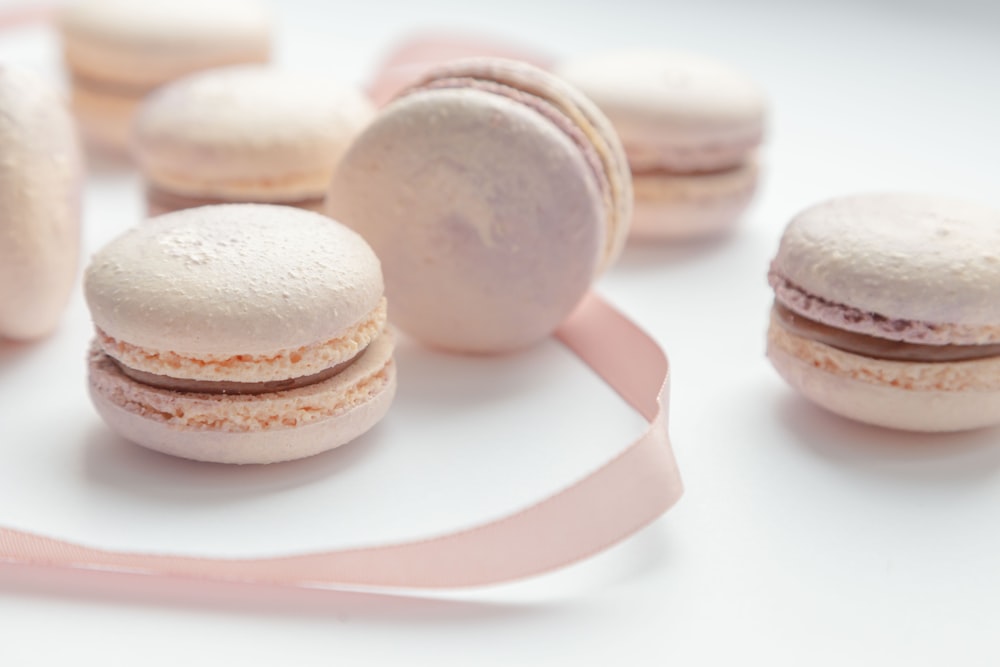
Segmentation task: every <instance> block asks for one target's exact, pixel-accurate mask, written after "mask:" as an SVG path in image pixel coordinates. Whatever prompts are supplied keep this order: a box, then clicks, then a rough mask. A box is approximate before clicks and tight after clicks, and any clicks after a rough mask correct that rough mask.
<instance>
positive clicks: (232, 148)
mask: <svg viewBox="0 0 1000 667" xmlns="http://www.w3.org/2000/svg"><path fill="white" fill-rule="evenodd" d="M373 113H374V111H373V108H372V105H371V103H370V102H369V101H368V99H367V98H366V97H365V95H364V93H363V92H361V90H360V89H358V88H355V87H354V86H350V85H347V84H341V83H337V82H335V81H330V80H327V79H326V78H325V77H320V76H311V75H306V74H299V73H294V72H285V71H281V70H278V69H276V68H273V67H269V66H266V65H237V66H233V67H224V68H218V69H212V70H206V71H202V72H198V73H195V74H192V75H189V76H186V77H184V78H181V79H179V80H176V81H174V82H172V83H169V84H167V85H165V86H163V87H162V88H160V89H159V90H157V91H156V92H154V93H153V94H152V95H150V96H149V97H147V98H146V99H145V101H144V102H143V103H142V105H141V106H140V108H139V112H138V113H137V116H136V122H135V125H134V127H133V136H132V148H133V153H134V157H135V159H136V161H137V163H138V165H139V167H140V169H142V171H143V174H144V176H145V179H146V198H147V205H148V208H149V213H150V215H157V214H160V213H166V212H169V211H173V210H177V209H181V208H191V207H194V206H204V205H207V204H217V203H224V202H262V203H273V204H287V205H293V206H299V207H301V208H307V209H309V210H314V211H320V210H322V208H323V200H324V198H325V196H326V189H327V187H329V184H330V179H331V178H332V176H333V170H334V167H335V166H336V164H337V162H338V161H339V159H340V157H341V155H343V153H344V151H346V150H347V147H348V145H349V144H350V142H351V140H352V139H353V138H354V136H355V135H356V134H357V133H358V132H360V131H361V129H362V128H364V126H365V125H366V124H367V123H368V122H369V121H370V120H371V116H372V114H373Z"/></svg>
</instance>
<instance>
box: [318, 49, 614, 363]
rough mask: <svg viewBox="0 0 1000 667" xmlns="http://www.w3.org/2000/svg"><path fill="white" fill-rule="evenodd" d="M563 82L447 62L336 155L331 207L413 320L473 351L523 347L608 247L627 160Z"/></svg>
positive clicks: (608, 254) (399, 313) (484, 64)
mask: <svg viewBox="0 0 1000 667" xmlns="http://www.w3.org/2000/svg"><path fill="white" fill-rule="evenodd" d="M511 72H512V73H513V76H511ZM519 77H520V78H519ZM551 81H556V83H555V84H554V85H553V87H552V90H547V89H546V86H547V85H548V83H549V82H551ZM563 86H564V84H562V83H561V82H558V81H557V80H555V79H553V77H551V76H550V75H548V74H546V73H544V72H542V71H541V70H536V69H535V68H532V67H530V66H528V65H521V64H513V63H506V61H492V60H472V61H464V62H462V63H460V64H450V65H446V66H443V67H442V68H439V69H437V70H435V73H433V74H431V75H429V76H428V78H427V80H425V81H424V82H423V83H422V84H420V85H418V86H416V87H415V88H413V89H412V90H411V91H410V92H408V93H406V94H404V95H403V96H402V97H400V98H398V99H397V100H395V101H394V102H392V103H390V104H389V105H388V106H387V107H385V108H384V109H383V110H382V112H381V113H380V114H379V116H378V117H377V118H376V119H375V121H374V122H373V123H372V125H370V126H369V127H368V129H367V130H366V131H365V132H363V133H362V134H361V135H360V136H359V138H358V140H357V141H356V142H355V143H354V145H353V146H352V147H351V149H350V150H349V151H348V153H347V154H346V155H345V157H344V160H343V161H342V163H341V165H340V166H339V167H338V170H337V172H336V174H335V176H334V180H333V183H332V186H331V190H330V195H329V198H328V206H329V211H330V212H331V214H332V215H334V216H335V217H337V218H338V219H340V220H343V221H344V222H345V224H348V225H351V226H352V227H354V228H355V229H357V230H358V231H359V232H360V233H361V234H362V235H363V236H365V238H366V239H367V240H368V241H369V242H370V243H372V245H373V247H374V248H375V251H376V252H377V253H378V255H379V257H380V258H381V260H382V262H383V264H384V269H385V274H386V285H387V293H388V297H389V299H390V300H391V301H392V303H393V316H392V319H393V321H394V322H395V323H397V324H398V325H399V326H400V327H401V328H403V329H404V330H406V331H407V332H408V333H410V334H413V335H415V336H416V337H418V338H420V339H421V340H423V341H424V342H428V343H431V344H434V345H438V346H441V347H445V348H451V349H460V350H466V351H483V352H486V351H498V350H503V349H511V348H516V347H520V346H523V345H525V344H528V343H530V342H533V341H535V340H537V339H539V338H542V337H544V336H545V335H547V334H548V333H549V332H551V331H552V330H553V329H554V328H555V326H557V325H558V323H559V322H560V321H561V320H562V319H563V318H564V317H565V316H566V315H567V314H568V313H569V311H570V310H571V309H572V308H573V306H575V305H576V303H577V302H578V301H579V299H580V298H581V297H582V296H583V294H584V293H585V292H586V290H587V288H588V287H589V285H590V283H591V282H592V280H593V278H594V275H595V273H596V272H597V271H598V270H599V268H600V267H601V266H602V264H604V263H606V262H609V261H610V260H611V259H612V258H613V256H614V255H616V254H617V251H618V249H619V248H620V245H621V242H622V240H623V238H624V231H625V230H626V229H627V222H628V212H629V210H628V209H629V207H630V204H631V182H630V180H629V175H628V172H627V165H626V164H625V163H624V156H623V154H622V153H621V148H620V146H619V145H618V144H617V141H616V139H615V138H614V135H613V131H611V130H610V126H606V125H605V124H606V121H603V123H601V124H599V123H589V122H588V121H587V119H588V117H589V114H591V113H593V114H595V115H599V112H598V111H597V110H596V109H594V108H592V107H591V106H587V108H586V109H585V110H584V109H583V106H584V105H579V106H577V105H576V104H575V103H574V100H573V99H572V98H570V97H568V96H563V95H561V94H559V91H560V90H561V89H562V87H563ZM577 94H578V93H577ZM550 100H551V101H550ZM588 104H589V103H588ZM541 106H544V107H545V110H544V111H542V110H540V107H541ZM564 107H565V109H566V111H563V110H562V109H563V108H564ZM567 128H569V129H567ZM605 128H606V129H607V132H608V133H609V135H608V137H605V136H604V134H603V132H604V130H605ZM586 149H589V151H590V155H589V156H588V151H587V150H586ZM609 164H610V165H614V166H613V167H612V169H611V170H612V171H613V173H609V167H608V165H609ZM620 214H621V217H619V215H620ZM619 225H620V226H619Z"/></svg>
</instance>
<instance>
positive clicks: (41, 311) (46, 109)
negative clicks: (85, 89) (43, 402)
mask: <svg viewBox="0 0 1000 667" xmlns="http://www.w3.org/2000/svg"><path fill="white" fill-rule="evenodd" d="M0 109H3V113H2V114H0V225H2V231H0V337H8V338H15V339H33V338H38V337H41V336H44V335H46V334H48V333H51V332H52V331H53V330H54V329H55V327H56V326H57V324H58V322H59V318H60V316H61V315H62V312H63V310H64V309H65V307H66V303H67V301H68V300H69V297H70V293H71V290H72V288H73V285H74V283H75V280H76V270H77V266H78V264H79V247H80V205H81V189H82V183H83V164H82V158H81V152H80V145H79V139H78V138H77V133H76V127H75V125H74V123H73V119H72V117H71V116H70V113H69V110H68V109H67V107H66V103H65V101H64V100H63V99H62V98H61V97H60V96H59V95H58V94H57V93H56V91H55V89H54V87H53V86H51V85H49V84H48V83H47V82H46V81H44V80H42V79H41V78H40V77H38V76H37V75H35V74H33V73H31V72H28V71H25V70H21V69H16V68H13V67H8V66H4V65H0Z"/></svg>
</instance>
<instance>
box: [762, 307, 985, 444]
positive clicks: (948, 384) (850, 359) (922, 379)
mask: <svg viewBox="0 0 1000 667" xmlns="http://www.w3.org/2000/svg"><path fill="white" fill-rule="evenodd" d="M767 356H768V358H769V359H770V361H771V363H772V365H773V366H774V368H775V370H777V372H778V374H779V375H780V376H781V377H782V378H783V379H784V380H785V381H786V382H788V383H789V384H790V385H791V386H792V387H793V388H795V389H797V390H798V391H799V392H801V393H802V394H803V395H804V396H805V397H806V398H808V399H809V400H810V401H812V402H814V403H816V404H817V405H819V406H821V407H823V408H826V409H827V410H829V411H831V412H833V413H836V414H839V415H841V416H843V417H847V418H849V419H853V420H856V421H859V422H864V423H867V424H873V425H876V426H883V427H887V428H893V429H900V430H907V431H922V432H950V431H964V430H971V429H977V428H984V427H987V426H992V425H996V424H998V423H1000V357H990V358H986V359H980V360H972V361H958V362H933V363H926V362H903V361H888V360H881V359H874V358H869V357H865V356H861V355H857V354H852V353H850V352H845V351H843V350H839V349H837V348H834V347H831V346H829V345H826V344H824V343H819V342H816V341H810V340H807V339H805V338H802V337H799V336H796V335H794V334H791V333H789V332H787V331H785V330H784V329H783V328H782V327H781V325H780V324H778V323H776V322H775V321H774V319H772V322H771V326H770V328H769V329H768V342H767Z"/></svg>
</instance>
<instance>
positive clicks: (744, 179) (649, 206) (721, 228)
mask: <svg viewBox="0 0 1000 667" xmlns="http://www.w3.org/2000/svg"><path fill="white" fill-rule="evenodd" d="M758 175H759V169H758V167H757V165H756V163H754V162H748V163H746V164H744V165H741V166H739V167H736V168H735V169H727V170H725V171H719V172H710V173H701V174H677V173H672V172H666V171H650V172H639V173H633V175H632V184H633V188H634V191H635V208H634V210H633V214H632V226H631V230H630V232H629V237H630V238H631V239H633V240H641V241H657V240H672V241H673V240H686V239H699V238H708V237H712V236H719V235H722V234H725V233H726V232H728V231H729V230H730V229H732V227H733V226H734V225H735V223H736V222H737V221H738V220H739V219H740V216H741V215H742V214H743V212H744V211H745V210H746V208H747V207H748V206H749V205H750V202H751V201H752V200H753V196H754V192H755V191H756V189H757V182H758Z"/></svg>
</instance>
